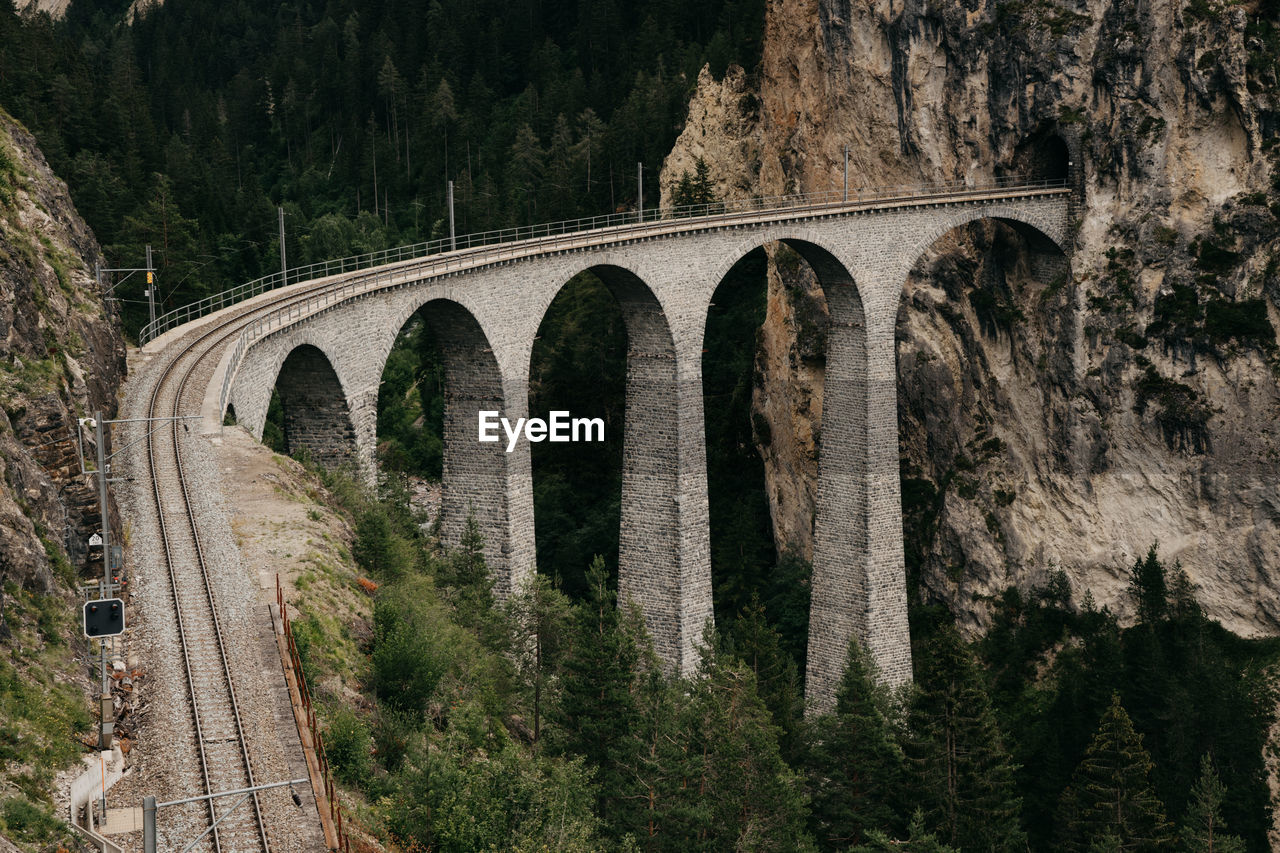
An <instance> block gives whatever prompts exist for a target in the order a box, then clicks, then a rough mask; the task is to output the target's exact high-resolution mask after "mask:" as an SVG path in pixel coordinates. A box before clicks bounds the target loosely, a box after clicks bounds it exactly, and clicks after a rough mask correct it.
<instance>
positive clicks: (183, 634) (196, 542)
mask: <svg viewBox="0 0 1280 853" xmlns="http://www.w3.org/2000/svg"><path fill="white" fill-rule="evenodd" d="M276 301H283V300H276ZM235 325H236V323H235V321H234V320H232V321H230V322H227V323H223V324H220V325H219V326H217V327H216V328H214V329H211V330H209V331H207V332H205V333H204V334H202V335H201V336H200V337H198V338H197V339H196V340H194V341H192V342H191V343H189V344H187V345H186V346H185V347H183V348H182V349H181V350H180V351H179V352H178V354H177V355H176V356H174V357H173V359H172V360H171V361H170V362H169V364H167V365H166V366H165V368H164V370H163V372H162V373H161V375H160V376H159V377H158V378H157V381H156V384H155V387H154V388H153V389H152V393H151V398H150V401H149V404H148V417H150V418H155V419H166V418H168V417H170V416H172V417H177V416H178V415H179V407H180V405H181V400H182V395H183V392H184V391H185V390H187V386H188V384H189V381H190V379H191V376H192V374H193V373H194V372H195V370H196V368H197V367H198V366H199V365H200V363H201V362H202V361H204V359H206V358H207V357H208V356H209V355H210V354H211V353H214V352H216V351H217V345H216V343H215V344H214V345H213V346H209V347H206V348H205V349H204V350H203V351H202V352H198V353H197V352H195V350H196V347H197V346H198V345H200V344H201V343H203V342H205V341H207V340H208V339H209V338H212V337H214V336H216V335H217V334H218V333H219V332H220V331H222V330H224V329H226V328H227V327H229V326H235ZM232 334H234V331H232V332H229V333H226V334H224V335H223V336H222V339H221V340H226V339H227V338H229V337H230V336H231V335H232ZM221 340H220V341H219V342H218V343H220V342H221ZM192 354H194V360H193V361H192V362H191V364H190V365H189V366H188V367H187V368H186V369H185V370H184V371H182V373H181V376H180V377H179V378H178V379H177V382H176V388H175V389H174V390H173V394H174V397H173V402H172V407H171V410H170V415H168V416H166V415H163V414H160V409H161V395H162V394H161V392H162V390H163V389H165V388H166V386H167V384H168V383H169V382H170V380H171V379H172V378H173V377H174V375H175V373H176V371H177V368H178V366H179V363H180V362H181V361H182V360H183V359H184V358H185V357H187V356H188V355H192ZM178 426H179V421H178V420H174V421H173V424H172V440H173V459H172V464H173V470H174V472H175V474H176V476H177V478H178V483H179V486H180V491H181V499H182V503H183V506H184V507H185V515H186V518H187V521H188V523H189V525H190V531H189V532H190V537H191V542H192V545H193V548H194V551H195V555H196V564H197V568H198V571H199V573H200V577H201V580H202V582H203V587H204V593H205V600H206V601H207V602H208V605H209V612H210V615H211V617H212V620H213V626H212V627H213V634H214V639H215V640H216V644H217V649H218V657H219V659H220V662H221V668H222V675H223V678H224V679H225V681H226V686H227V693H226V698H227V701H228V704H229V708H230V713H231V716H232V719H233V720H234V723H235V730H236V735H237V740H238V741H239V745H240V755H241V759H242V761H243V771H244V772H243V775H244V777H245V778H246V779H247V780H248V783H249V786H250V787H252V786H253V785H254V784H255V782H254V778H253V765H252V762H251V761H250V758H249V752H248V745H247V744H246V743H245V739H244V728H243V725H242V723H241V719H240V710H239V705H238V702H237V699H236V695H235V684H234V682H233V680H232V677H231V670H230V665H229V663H228V659H227V652H226V646H225V643H224V641H223V636H222V627H221V623H220V621H219V619H218V607H217V601H216V598H215V596H214V594H213V588H212V586H211V584H210V581H209V574H208V569H207V566H206V564H205V559H204V551H203V547H202V545H201V542H200V534H199V526H198V525H197V523H196V520H195V512H194V509H193V507H192V505H191V499H190V494H189V492H188V489H187V483H186V479H185V477H184V476H183V469H182V453H181V450H180V448H179V441H180V432H179V429H178ZM147 457H148V463H149V465H150V466H151V482H152V497H153V498H154V500H155V507H156V519H157V522H158V523H159V527H160V531H159V532H160V538H161V541H162V542H163V546H164V553H165V561H166V563H167V564H168V574H169V583H170V588H171V591H172V593H173V603H174V614H175V616H176V619H177V627H178V637H179V644H180V646H181V648H182V657H183V664H184V669H185V672H186V681H187V691H188V693H189V694H190V699H191V715H192V721H193V723H194V725H195V734H196V745H197V749H198V752H199V758H200V766H201V777H202V782H203V785H204V790H205V793H206V794H212V793H214V791H213V788H212V782H211V778H210V775H211V774H210V768H209V758H208V754H207V752H206V750H205V739H204V728H203V724H202V722H201V713H200V710H201V706H200V699H199V696H198V693H199V691H198V690H197V689H196V685H195V677H194V671H193V666H192V659H191V648H190V643H189V642H188V636H187V625H186V624H185V621H184V619H183V613H182V610H183V608H182V603H181V599H180V596H179V583H178V578H177V573H176V572H175V568H174V566H175V560H174V557H173V552H172V546H171V541H170V531H169V529H168V525H167V523H166V522H165V514H164V500H163V498H162V497H161V494H160V491H161V489H160V477H159V471H160V468H159V467H158V465H157V454H156V442H155V438H154V431H153V432H152V433H151V434H149V435H148V436H147ZM253 814H254V822H255V823H256V826H257V836H258V840H259V841H260V842H261V845H262V850H263V851H264V853H270V849H271V848H270V845H269V842H268V841H267V835H266V826H265V824H264V822H263V820H262V810H261V804H260V802H259V800H258V796H257V793H256V792H254V794H253ZM209 820H210V822H211V825H212V828H213V836H212V837H213V846H214V850H215V851H219V853H220V851H221V850H222V846H221V840H220V838H219V834H218V831H217V829H216V823H217V822H218V818H217V815H216V809H215V807H214V802H213V800H212V799H210V800H209Z"/></svg>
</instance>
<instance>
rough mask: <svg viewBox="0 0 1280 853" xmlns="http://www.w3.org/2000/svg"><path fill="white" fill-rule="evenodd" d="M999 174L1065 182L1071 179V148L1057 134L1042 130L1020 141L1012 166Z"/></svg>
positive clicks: (1032, 179)
mask: <svg viewBox="0 0 1280 853" xmlns="http://www.w3.org/2000/svg"><path fill="white" fill-rule="evenodd" d="M996 174H997V175H1000V176H1002V177H1018V178H1021V179H1024V180H1027V181H1049V182H1052V183H1062V182H1065V181H1067V180H1068V179H1069V178H1070V176H1071V149H1070V147H1069V146H1068V145H1067V142H1066V140H1065V139H1063V138H1062V136H1061V135H1060V134H1059V133H1058V132H1057V131H1055V130H1053V129H1048V128H1046V129H1042V130H1040V131H1037V132H1036V133H1034V134H1032V135H1031V136H1028V137H1027V138H1026V139H1024V140H1023V141H1022V142H1020V143H1019V144H1018V147H1017V148H1015V149H1014V153H1013V157H1012V159H1011V160H1010V163H1009V166H1008V167H1006V168H1004V169H998V170H997V172H996Z"/></svg>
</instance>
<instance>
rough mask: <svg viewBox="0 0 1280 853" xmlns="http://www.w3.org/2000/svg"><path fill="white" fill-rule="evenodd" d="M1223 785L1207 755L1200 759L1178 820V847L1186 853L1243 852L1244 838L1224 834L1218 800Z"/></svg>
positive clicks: (1222, 794) (1223, 791)
mask: <svg viewBox="0 0 1280 853" xmlns="http://www.w3.org/2000/svg"><path fill="white" fill-rule="evenodd" d="M1226 797H1227V787H1226V786H1225V785H1223V784H1222V780H1220V779H1219V778H1218V771H1217V770H1215V769H1214V767H1213V761H1212V759H1210V758H1209V754H1208V753H1205V754H1204V755H1203V756H1202V757H1201V758H1200V778H1199V779H1198V780H1197V781H1196V784H1195V787H1193V788H1192V789H1191V802H1189V803H1188V804H1187V815H1186V817H1185V818H1184V819H1183V823H1182V849H1183V850H1185V851H1186V853H1244V850H1245V846H1244V841H1243V840H1241V838H1240V837H1239V836H1236V835H1227V834H1226V826H1225V825H1224V824H1223V822H1222V803H1223V801H1224V800H1225V799H1226Z"/></svg>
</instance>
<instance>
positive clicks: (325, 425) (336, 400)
mask: <svg viewBox="0 0 1280 853" xmlns="http://www.w3.org/2000/svg"><path fill="white" fill-rule="evenodd" d="M263 443H264V444H267V445H268V446H269V447H272V448H273V449H278V450H280V451H282V452H284V453H287V454H289V455H291V456H296V457H302V458H308V459H311V460H313V461H315V462H316V463H318V464H320V465H322V466H323V467H325V468H330V469H335V470H336V469H340V468H351V467H354V466H355V465H356V464H357V452H356V436H355V429H354V428H353V426H352V423H351V412H350V410H349V408H348V406H347V395H346V393H345V392H344V391H343V389H342V383H341V382H339V380H338V374H337V373H336V372H335V371H334V369H333V365H332V364H331V363H330V362H329V358H328V356H326V355H325V354H324V353H323V352H322V351H321V350H320V349H319V348H318V347H315V346H313V345H311V344H302V345H300V346H297V347H295V348H294V349H293V350H291V351H290V352H289V355H288V356H286V357H285V360H284V362H283V363H282V364H281V365H280V371H279V373H278V374H277V375H276V383H275V388H274V389H273V391H272V393H271V402H270V404H269V405H268V408H267V420H266V425H265V426H264V428H263Z"/></svg>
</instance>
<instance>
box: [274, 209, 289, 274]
mask: <svg viewBox="0 0 1280 853" xmlns="http://www.w3.org/2000/svg"><path fill="white" fill-rule="evenodd" d="M276 213H278V214H280V283H281V284H288V282H289V262H288V260H287V259H286V258H285V254H284V205H283V204H281V205H277V206H276Z"/></svg>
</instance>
